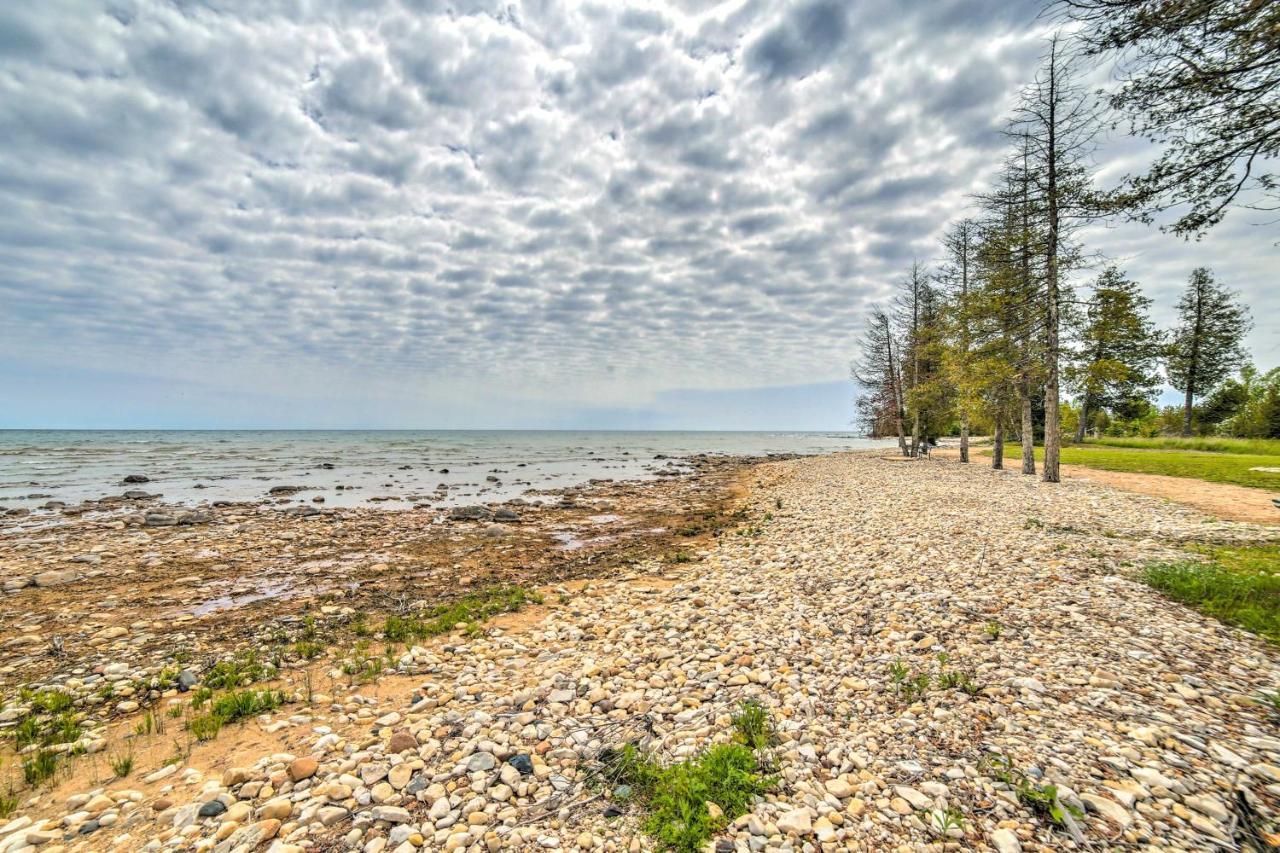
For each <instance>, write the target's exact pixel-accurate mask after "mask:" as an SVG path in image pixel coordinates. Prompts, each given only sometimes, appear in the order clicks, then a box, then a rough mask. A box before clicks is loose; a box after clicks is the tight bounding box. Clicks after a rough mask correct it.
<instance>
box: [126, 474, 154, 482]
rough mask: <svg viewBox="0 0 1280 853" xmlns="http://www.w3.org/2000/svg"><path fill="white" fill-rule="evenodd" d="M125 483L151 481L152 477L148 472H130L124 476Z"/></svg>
mask: <svg viewBox="0 0 1280 853" xmlns="http://www.w3.org/2000/svg"><path fill="white" fill-rule="evenodd" d="M124 482H125V483H150V482H151V478H150V477H148V476H147V475H146V474H130V475H129V476H127V477H125V478H124Z"/></svg>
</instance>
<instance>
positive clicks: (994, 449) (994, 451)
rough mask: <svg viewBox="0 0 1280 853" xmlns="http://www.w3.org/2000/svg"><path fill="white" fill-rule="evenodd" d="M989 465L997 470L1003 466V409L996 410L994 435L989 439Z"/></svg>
mask: <svg viewBox="0 0 1280 853" xmlns="http://www.w3.org/2000/svg"><path fill="white" fill-rule="evenodd" d="M991 467H992V468H994V469H996V470H997V471H998V470H1000V469H1001V468H1003V467H1004V411H1003V409H1002V410H1000V411H998V412H996V428H995V435H994V436H993V437H992V439H991Z"/></svg>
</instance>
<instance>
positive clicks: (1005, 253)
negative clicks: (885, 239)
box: [852, 0, 1280, 482]
mask: <svg viewBox="0 0 1280 853" xmlns="http://www.w3.org/2000/svg"><path fill="white" fill-rule="evenodd" d="M1175 5H1176V9H1175V10H1173V11H1171V10H1170V6H1169V4H1167V3H1165V2H1162V0H1061V2H1058V3H1056V4H1055V5H1054V6H1053V7H1051V8H1052V10H1053V12H1054V13H1055V14H1058V15H1060V16H1061V17H1063V18H1065V19H1067V21H1068V22H1069V23H1070V25H1071V26H1070V27H1069V32H1070V35H1069V36H1063V35H1061V34H1055V35H1054V36H1052V37H1051V38H1050V39H1049V41H1048V45H1047V49H1046V54H1045V56H1044V58H1043V61H1042V64H1041V66H1040V69H1039V71H1038V73H1037V75H1036V77H1035V79H1034V80H1033V81H1032V83H1031V84H1030V85H1029V86H1027V87H1026V88H1025V89H1024V90H1023V92H1022V93H1021V96H1020V98H1019V101H1018V103H1017V105H1016V107H1015V109H1014V111H1013V113H1012V115H1011V116H1010V117H1009V120H1008V122H1007V124H1006V127H1005V135H1006V137H1007V139H1008V150H1007V156H1006V158H1005V160H1004V162H1003V164H1002V168H1001V169H1000V172H999V175H998V177H997V179H996V181H995V182H994V186H993V187H992V188H991V189H990V190H989V191H988V192H986V193H984V194H983V195H982V196H980V197H979V198H977V199H976V200H975V201H976V204H975V207H976V210H977V212H976V214H975V215H973V216H970V217H966V218H963V219H960V220H959V221H957V222H955V223H953V224H952V225H951V226H950V227H949V228H948V229H947V231H946V232H945V235H944V237H943V240H942V246H941V247H940V248H941V255H942V260H941V261H940V262H939V263H938V264H937V265H936V267H935V268H933V269H926V268H925V267H924V266H922V265H921V264H919V263H915V264H913V265H912V267H911V269H910V270H909V271H908V272H907V273H906V275H905V276H904V277H903V278H902V280H901V281H900V282H899V284H898V286H897V288H896V293H895V296H894V298H893V300H892V302H891V303H890V304H888V305H874V306H871V308H870V310H869V312H868V316H867V319H866V323H865V326H864V329H863V333H862V339H861V341H860V348H859V354H858V356H857V358H856V359H855V362H854V364H853V371H852V372H853V377H854V379H855V380H856V381H857V382H858V383H859V385H860V386H861V389H862V394H861V396H860V397H859V398H858V400H857V404H856V405H857V414H858V419H859V421H860V422H861V424H862V425H863V427H864V428H865V429H866V431H867V432H868V433H869V434H871V435H875V436H896V437H897V439H898V445H899V448H900V449H901V452H902V453H903V454H904V455H906V456H916V455H919V454H921V453H925V452H927V451H928V447H929V446H930V445H931V444H933V443H934V442H935V441H936V439H937V437H938V436H940V435H943V434H947V433H951V432H955V433H958V435H959V436H960V458H961V460H962V461H964V462H968V461H969V435H970V433H971V432H973V431H974V430H975V428H977V429H982V430H983V431H984V432H986V431H988V430H989V432H990V434H991V436H992V442H993V453H992V465H993V467H996V468H1001V467H1003V465H1004V442H1005V437H1006V435H1009V434H1016V435H1017V436H1018V438H1019V443H1020V444H1021V448H1022V460H1021V464H1022V471H1023V472H1024V473H1027V474H1034V473H1036V459H1035V456H1034V450H1033V444H1034V440H1033V439H1034V437H1035V436H1036V434H1037V432H1041V433H1042V434H1043V437H1044V457H1043V463H1042V465H1043V467H1042V470H1041V472H1040V473H1041V475H1042V477H1043V479H1044V480H1046V481H1049V482H1057V481H1058V479H1059V471H1058V468H1059V461H1058V460H1059V454H1060V449H1061V443H1062V440H1063V437H1064V435H1067V436H1069V437H1073V438H1075V439H1076V440H1083V439H1084V437H1085V435H1086V433H1087V432H1089V431H1090V430H1093V431H1095V432H1097V431H1103V430H1114V429H1130V430H1133V431H1147V432H1149V431H1150V430H1152V429H1153V428H1155V429H1159V430H1161V431H1173V430H1172V429H1171V427H1173V424H1172V423H1171V421H1172V420H1173V417H1172V413H1171V412H1168V411H1166V412H1159V411H1157V410H1155V408H1154V406H1153V404H1152V401H1153V399H1154V397H1155V395H1156V393H1157V391H1158V389H1159V387H1160V379H1161V376H1162V375H1163V377H1164V378H1165V379H1167V381H1168V382H1169V383H1170V384H1171V385H1172V386H1173V387H1175V388H1177V389H1178V390H1179V391H1181V392H1182V394H1183V406H1182V411H1181V413H1180V418H1179V423H1177V425H1176V431H1178V432H1180V433H1181V434H1183V435H1189V434H1191V433H1192V432H1193V431H1195V430H1206V429H1212V428H1220V426H1221V425H1222V424H1223V423H1225V422H1228V421H1230V420H1232V419H1234V420H1235V421H1237V424H1236V426H1235V427H1234V428H1238V429H1242V430H1243V429H1248V430H1253V431H1255V432H1256V433H1257V434H1260V435H1265V436H1276V437H1280V370H1273V371H1271V372H1270V373H1268V374H1266V375H1265V376H1259V375H1258V374H1257V372H1256V371H1252V370H1251V369H1250V368H1248V367H1247V364H1246V362H1247V354H1246V353H1245V351H1244V348H1243V345H1242V341H1243V338H1244V335H1245V334H1246V333H1247V332H1248V331H1249V329H1250V324H1251V321H1250V317H1249V311H1248V309H1247V307H1246V306H1245V305H1243V304H1242V303H1241V301H1240V299H1239V297H1238V295H1236V294H1235V293H1234V292H1232V291H1231V290H1229V289H1228V288H1226V287H1224V286H1223V285H1221V284H1220V283H1218V282H1217V281H1216V280H1215V279H1214V276H1213V274H1212V272H1211V271H1210V270H1209V269H1207V268H1198V269H1195V270H1194V271H1192V272H1191V273H1190V278H1189V281H1188V284H1187V287H1186V291H1185V293H1184V294H1183V297H1182V299H1181V301H1180V302H1179V304H1178V308H1177V310H1178V318H1179V319H1178V324H1177V326H1176V328H1173V329H1170V330H1160V329H1157V328H1156V327H1155V325H1154V324H1153V323H1152V321H1151V319H1150V317H1149V316H1148V314H1149V309H1150V306H1151V300H1150V299H1148V298H1147V297H1146V296H1144V295H1143V293H1142V290H1141V288H1140V287H1139V286H1138V284H1137V283H1136V282H1134V281H1132V280H1130V279H1129V278H1128V277H1127V276H1126V274H1125V272H1124V271H1123V270H1122V269H1120V268H1119V267H1118V266H1115V265H1107V266H1105V267H1104V268H1103V269H1102V270H1101V272H1100V273H1099V274H1097V275H1096V277H1094V278H1093V280H1092V281H1091V282H1088V284H1087V285H1084V286H1081V285H1078V284H1077V283H1076V278H1077V277H1078V274H1079V273H1081V272H1082V271H1083V270H1085V268H1086V267H1087V266H1088V265H1089V256H1088V255H1087V253H1086V251H1085V247H1084V246H1082V245H1081V243H1080V241H1079V240H1078V239H1077V237H1078V234H1079V231H1080V229H1081V228H1083V227H1084V226H1085V225H1088V224H1090V223H1092V222H1096V221H1099V220H1102V219H1105V218H1110V217H1117V216H1123V217H1128V218H1130V219H1135V220H1140V221H1148V222H1149V221H1151V220H1152V219H1153V217H1155V216H1156V215H1157V214H1160V213H1164V212H1169V211H1172V212H1175V213H1176V214H1177V216H1176V217H1175V218H1173V219H1172V220H1171V221H1170V222H1168V223H1167V224H1166V225H1165V226H1163V227H1164V230H1167V231H1169V232H1171V233H1173V234H1175V235H1179V236H1182V237H1184V238H1194V237H1198V236H1200V235H1202V234H1203V233H1205V232H1206V231H1207V230H1208V229H1210V228H1212V227H1214V226H1215V225H1216V224H1217V223H1219V222H1220V221H1221V220H1222V218H1223V217H1224V216H1225V215H1226V213H1227V211H1228V210H1230V209H1231V208H1233V207H1255V208H1266V207H1267V205H1268V204H1270V203H1271V201H1272V200H1280V195H1278V194H1277V182H1276V179H1275V176H1274V175H1273V174H1269V173H1267V172H1265V170H1264V169H1263V166H1265V165H1266V164H1267V163H1268V162H1272V161H1274V159H1275V158H1276V156H1277V155H1280V40H1278V39H1274V38H1271V37H1270V36H1268V35H1267V33H1270V34H1271V35H1272V36H1274V34H1275V33H1276V32H1280V4H1277V3H1269V4H1268V3H1257V2H1252V0H1235V1H1234V2H1228V0H1197V2H1195V3H1187V4H1175ZM1105 58H1115V59H1116V67H1117V70H1118V75H1119V76H1118V82H1117V84H1116V86H1115V87H1114V88H1113V89H1112V90H1111V91H1110V92H1108V93H1095V92H1090V91H1088V90H1087V89H1086V88H1085V87H1084V86H1083V85H1082V82H1081V81H1082V78H1083V76H1084V74H1083V71H1082V69H1084V68H1087V67H1088V66H1089V65H1090V64H1092V63H1096V62H1097V61H1099V60H1101V59H1105ZM1120 121H1127V122H1128V125H1129V129H1130V132H1132V133H1134V134H1136V135H1141V136H1143V137H1145V138H1147V139H1149V140H1151V141H1152V142H1155V143H1156V144H1157V145H1158V146H1160V149H1159V150H1160V154H1159V156H1158V157H1157V158H1156V160H1155V161H1154V162H1153V164H1152V165H1151V166H1150V168H1149V169H1148V170H1147V171H1146V172H1144V173H1142V174H1138V175H1130V176H1126V177H1125V178H1124V179H1123V181H1121V182H1120V184H1119V185H1118V186H1115V187H1113V188H1110V189H1105V190H1104V189H1099V188H1098V187H1097V186H1096V181H1095V174H1094V171H1095V170H1094V166H1093V160H1092V155H1093V154H1094V151H1095V147H1096V143H1097V140H1098V137H1099V135H1100V134H1101V133H1102V132H1103V130H1104V129H1105V128H1106V127H1108V126H1109V125H1114V124H1117V123H1119V122H1120ZM1259 199H1261V201H1259ZM1242 367H1243V368H1245V369H1244V372H1243V373H1242V374H1241V376H1240V379H1239V380H1233V379H1231V378H1230V377H1231V376H1232V374H1234V373H1235V371H1237V370H1238V369H1241V368H1242ZM1064 391H1065V392H1068V393H1069V394H1070V395H1071V396H1072V398H1073V399H1074V400H1075V403H1074V405H1072V404H1071V403H1065V404H1064V402H1063V392H1064ZM1197 401H1202V402H1201V404H1199V405H1197ZM1246 410H1247V411H1246ZM1124 424H1127V426H1119V425H1124Z"/></svg>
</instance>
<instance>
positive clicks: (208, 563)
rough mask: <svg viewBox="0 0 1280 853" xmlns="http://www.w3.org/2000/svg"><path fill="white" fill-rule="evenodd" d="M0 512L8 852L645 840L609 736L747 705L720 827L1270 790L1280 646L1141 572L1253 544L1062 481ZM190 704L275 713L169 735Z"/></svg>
mask: <svg viewBox="0 0 1280 853" xmlns="http://www.w3.org/2000/svg"><path fill="white" fill-rule="evenodd" d="M139 500H140V501H141V499H139ZM180 512H188V513H192V512H202V513H205V514H204V515H201V516H199V517H195V518H192V517H181V516H179V513H180ZM154 516H165V517H166V520H165V521H163V522H161V523H158V524H157V523H155V519H154ZM3 523H4V524H5V525H6V526H5V527H4V529H3V531H2V533H3V536H2V537H0V581H2V582H3V584H4V589H5V594H4V595H3V596H2V597H0V618H2V620H3V621H2V622H0V691H3V702H4V704H3V709H2V710H0V726H3V727H5V729H7V730H8V731H10V732H11V731H14V730H15V729H18V728H19V727H21V726H24V725H25V726H28V727H29V728H30V729H31V731H30V732H29V733H30V734H31V735H32V736H33V737H32V739H31V741H30V743H29V745H27V746H25V747H24V748H23V751H22V754H20V755H15V754H14V753H13V750H12V749H9V748H8V747H6V749H5V752H4V763H3V764H0V795H4V794H5V793H6V788H5V780H6V779H9V778H12V779H14V780H15V782H16V784H14V785H13V786H12V791H13V793H12V794H11V795H10V796H11V800H10V802H11V804H12V805H11V809H10V814H9V816H8V817H7V818H4V819H0V853H17V851H22V853H26V851H28V850H42V851H49V850H157V851H158V850H201V851H208V850H214V851H218V853H229V851H249V850H260V849H261V850H276V851H280V853H283V851H295V850H353V851H354V850H361V851H366V853H380V851H395V853H414V851H419V850H540V849H541V850H545V849H583V850H649V849H655V847H656V846H657V842H656V841H655V838H654V835H653V833H652V832H650V831H647V830H650V829H652V827H651V825H649V824H648V823H647V815H646V804H645V803H644V802H643V801H642V799H641V798H639V797H636V796H633V795H632V794H633V792H632V791H630V790H629V789H630V787H631V786H630V785H629V784H628V780H626V779H621V778H620V777H619V776H618V774H617V773H616V772H615V771H616V770H617V768H618V765H617V761H616V756H617V755H618V754H619V751H620V750H623V749H624V748H627V749H631V750H635V751H639V752H642V753H643V755H645V756H647V757H648V758H647V760H651V761H653V762H655V763H657V764H661V765H664V766H669V765H671V764H674V763H677V762H681V761H687V760H691V759H695V758H696V757H697V756H700V755H704V754H706V752H707V750H708V749H710V748H712V747H713V746H715V745H717V744H727V743H729V742H730V741H731V740H733V739H734V738H735V731H736V730H738V729H740V723H739V722H737V720H738V715H740V714H742V713H743V710H742V709H743V708H757V709H761V710H762V711H763V712H764V714H765V715H766V716H767V719H768V720H769V723H768V729H769V735H770V736H769V738H768V739H767V743H766V742H764V741H763V740H762V742H761V750H762V754H763V755H764V757H763V759H762V763H763V764H764V765H765V766H767V769H768V775H769V778H768V779H767V780H765V782H767V785H766V786H765V788H764V789H763V790H762V791H761V792H760V793H758V794H756V795H754V796H753V797H752V798H751V799H750V800H749V801H748V802H747V803H746V805H745V807H744V808H742V809H740V810H738V811H740V812H741V813H740V814H728V815H724V814H723V812H724V810H725V809H728V808H729V805H728V804H727V803H726V804H716V803H709V804H708V805H707V809H708V810H709V811H710V812H711V815H712V819H713V820H714V821H715V823H716V826H717V828H718V832H717V833H716V835H715V839H714V840H713V841H712V842H710V843H711V845H712V846H713V847H714V848H715V849H717V850H726V851H727V850H744V851H760V850H845V849H848V850H904V851H906V850H910V851H915V850H970V849H973V850H997V851H1001V853H1010V851H1018V850H1071V849H1079V850H1085V849H1091V850H1100V849H1133V850H1169V849H1187V850H1208V849H1234V848H1235V846H1236V844H1237V843H1238V840H1239V839H1240V838H1241V837H1242V836H1241V833H1242V832H1246V831H1249V830H1250V827H1254V826H1257V827H1271V826H1274V821H1275V817H1276V813H1277V803H1280V725H1278V724H1277V718H1276V709H1275V707H1274V705H1273V704H1272V703H1269V702H1268V701H1267V700H1266V699H1265V697H1266V696H1267V695H1268V694H1270V693H1273V692H1274V691H1276V690H1277V689H1280V653H1278V652H1277V650H1276V648H1275V647H1274V646H1271V645H1268V644H1267V643H1266V642H1265V641H1263V640H1261V639H1259V638H1256V637H1253V636H1251V635H1249V634H1246V633H1244V632H1242V631H1239V630H1236V629H1233V628H1230V627H1227V626H1224V625H1223V624H1221V623H1219V622H1216V621H1214V620H1212V619H1210V618H1207V617H1204V616H1201V615H1199V614H1197V613H1195V612H1193V611H1190V610H1188V609H1186V608H1185V607H1182V606H1180V605H1178V604H1175V603H1172V602H1170V601H1168V600H1166V599H1164V598H1162V597H1161V596H1160V595H1159V594H1158V593H1157V592H1155V591H1154V590H1152V589H1150V588H1149V587H1147V586H1145V585H1144V584H1142V583H1141V582H1140V581H1139V580H1137V579H1136V577H1135V575H1136V572H1137V571H1138V570H1139V569H1140V567H1141V566H1142V565H1144V564H1146V563H1148V562H1150V561H1153V560H1160V559H1166V558H1169V559H1172V558H1179V557H1185V551H1184V549H1185V548H1186V547H1187V546H1189V545H1193V544H1196V543H1206V542H1212V543H1232V542H1238V543H1246V542H1248V543H1256V542H1274V541H1277V539H1280V531H1278V530H1277V528H1276V527H1274V526H1270V527H1269V526H1264V525H1258V524H1248V523H1240V522H1233V521H1224V520H1220V519H1217V518H1213V517H1209V516H1206V515H1204V514H1203V513H1201V512H1199V511H1196V510H1192V509H1189V508H1186V507H1183V506H1179V505H1177V504H1173V503H1170V502H1167V501H1164V500H1159V499H1155V498H1149V497H1143V496H1140V495H1135V494H1132V493H1128V492H1122V491H1119V490H1116V489H1114V488H1111V487H1109V486H1106V485H1101V484H1097V483H1090V482H1087V481H1084V480H1070V481H1067V482H1064V483H1062V484H1057V485H1049V484H1044V483H1041V482H1039V481H1037V480H1035V479H1033V478H1029V477H1021V476H1020V475H1018V474H1017V473H1014V472H1009V471H991V470H990V469H988V468H986V467H983V466H979V465H969V466H965V465H961V464H959V463H958V462H955V461H953V460H947V459H941V458H939V459H932V460H928V459H925V460H910V461H901V460H895V459H892V458H889V457H886V456H884V455H882V454H880V453H875V452H870V453H851V454H832V455H826V456H817V457H809V458H802V459H787V460H773V461H751V462H748V461H743V460H712V459H702V460H694V462H693V464H692V465H690V466H688V469H687V470H686V471H685V473H682V474H680V475H678V476H673V477H668V478H662V479H661V480H660V481H658V482H654V483H645V484H634V483H595V484H589V485H587V486H584V487H582V488H579V489H568V490H559V492H558V493H556V494H554V495H551V494H548V495H545V496H544V497H543V498H541V499H539V501H538V503H536V504H535V503H533V502H532V501H526V500H521V501H519V502H518V503H514V504H512V503H510V502H508V503H504V504H501V505H498V506H493V507H485V508H480V507H477V508H471V509H468V508H450V509H435V510H432V509H421V510H411V511H405V512H386V511H380V510H378V509H376V508H353V509H341V510H322V509H318V508H316V507H305V506H303V505H301V504H296V503H295V504H294V505H293V508H292V509H284V508H281V507H279V506H273V505H271V504H269V503H262V504H252V505H227V506H217V507H210V508H208V509H207V510H199V511H195V510H179V509H175V508H168V507H159V506H147V505H145V504H144V503H141V502H135V503H125V504H122V505H120V506H117V507H114V508H110V509H107V508H102V507H92V508H84V510H83V511H76V510H73V511H72V512H70V513H66V512H63V513H59V514H58V515H57V518H56V520H53V518H52V516H50V520H48V521H45V522H41V523H39V524H37V523H34V522H33V521H32V518H31V517H23V518H16V517H11V518H9V519H6V520H5V521H4V522H3ZM499 589H500V590H504V591H505V592H504V593H503V594H504V596H505V597H504V598H502V599H501V606H498V605H497V604H493V605H492V606H490V604H491V603H492V602H494V601H497V599H495V598H493V597H492V596H493V593H492V591H493V590H499ZM512 590H519V596H518V597H513V595H512V592H511V591H512ZM486 596H488V597H486ZM451 602H452V603H453V604H455V605H456V607H460V608H462V609H461V610H457V611H456V612H457V614H460V616H459V618H456V619H452V618H448V617H449V614H450V613H453V612H454V611H449V610H447V609H441V608H447V607H448V606H449V605H450V603H451ZM477 602H483V603H484V605H483V606H481V604H479V603H477ZM468 607H469V608H471V609H469V610H468V609H467V608H468ZM432 608H435V609H432ZM428 616H429V617H430V619H434V620H435V621H430V620H429V619H428ZM415 619H418V620H427V621H426V622H425V624H426V625H427V627H428V628H430V630H425V629H424V630H421V631H409V632H408V633H407V635H402V633H401V631H400V627H401V626H403V625H417V626H419V627H421V626H422V625H423V624H424V623H423V622H421V621H419V622H414V621H413V620H415ZM446 619H448V621H443V620H446ZM397 620H399V621H397ZM435 625H439V627H440V630H435V629H434V628H431V626H435ZM229 668H230V669H231V671H232V672H233V676H232V677H231V678H230V680H229V683H228V679H227V677H226V674H227V672H228V670H229ZM211 674H212V675H221V676H222V677H223V682H222V683H221V684H218V683H215V682H213V681H212V679H211ZM211 685H212V689H211ZM219 688H225V689H226V690H227V691H228V695H231V694H233V693H234V691H235V690H236V689H239V690H240V691H241V694H240V695H243V694H244V693H254V691H259V692H258V693H254V695H255V696H258V697H259V698H262V697H266V698H264V699H263V701H262V702H261V705H260V706H255V707H249V708H247V709H245V712H244V713H239V714H237V715H235V719H234V721H228V722H227V723H226V724H225V725H223V726H222V727H221V730H220V731H219V732H215V736H213V737H210V738H207V739H201V738H199V737H193V736H192V728H193V727H192V725H191V724H192V722H193V720H195V719H196V716H195V715H196V713H197V712H196V711H195V710H193V709H192V705H193V700H196V701H206V702H207V701H212V702H215V703H216V702H217V701H219V700H218V695H219V694H218V689H219ZM201 691H205V692H206V693H208V694H209V695H206V696H204V697H203V699H197V697H199V696H200V694H201ZM268 694H269V695H268ZM268 699H269V701H268ZM51 721H54V722H57V721H60V724H61V725H63V726H64V727H70V728H71V729H73V730H71V731H66V732H65V734H66V737H64V738H63V739H62V740H59V739H58V737H57V736H56V732H54V731H53V729H54V726H53V725H52V723H51ZM39 726H44V729H43V730H42V731H37V730H36V729H37V728H38V727H39ZM51 732H52V734H51ZM72 734H74V737H70V735H72ZM45 753H56V754H57V756H58V759H57V760H56V761H53V760H51V761H50V763H51V764H52V765H53V766H51V768H50V770H51V772H50V774H49V776H48V778H46V779H43V780H42V781H41V783H40V784H39V785H34V786H28V785H26V784H25V783H24V781H23V776H22V773H21V772H19V771H18V770H17V767H18V766H19V765H20V764H24V762H30V761H32V759H33V758H35V757H38V756H40V755H42V754H45ZM126 757H127V758H128V763H127V764H125V763H124V760H123V759H124V758H126ZM24 766H25V765H24ZM120 771H126V772H120ZM721 805H723V806H724V807H725V809H722V808H721ZM717 812H720V814H717Z"/></svg>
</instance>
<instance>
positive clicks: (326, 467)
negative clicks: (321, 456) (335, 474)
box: [320, 462, 333, 471]
mask: <svg viewBox="0 0 1280 853" xmlns="http://www.w3.org/2000/svg"><path fill="white" fill-rule="evenodd" d="M320 467H321V468H323V469H324V470H326V471H332V470H333V463H332V462H321V463H320Z"/></svg>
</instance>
